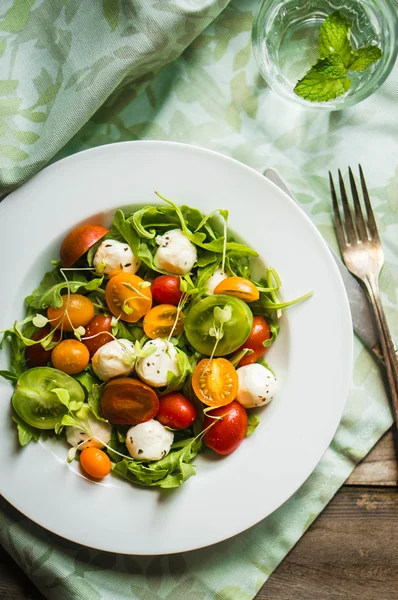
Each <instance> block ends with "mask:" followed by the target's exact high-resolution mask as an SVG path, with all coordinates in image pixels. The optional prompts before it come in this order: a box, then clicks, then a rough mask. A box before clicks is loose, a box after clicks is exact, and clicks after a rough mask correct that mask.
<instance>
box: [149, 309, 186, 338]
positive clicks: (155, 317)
mask: <svg viewBox="0 0 398 600" xmlns="http://www.w3.org/2000/svg"><path fill="white" fill-rule="evenodd" d="M183 317H184V315H183V313H182V312H180V313H179V315H178V319H177V307H176V306H173V305H172V304H159V306H155V307H154V308H151V310H150V311H149V312H147V314H146V315H145V317H144V321H143V323H142V324H143V327H144V332H145V334H146V335H147V336H148V337H150V338H151V339H152V340H154V339H155V338H159V337H160V338H165V337H168V336H169V335H170V332H171V331H173V335H179V334H180V333H181V332H182V330H183V329H184V325H183V322H182V319H183Z"/></svg>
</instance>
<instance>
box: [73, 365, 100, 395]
mask: <svg viewBox="0 0 398 600" xmlns="http://www.w3.org/2000/svg"><path fill="white" fill-rule="evenodd" d="M73 378H74V379H76V380H77V381H78V382H79V383H80V385H81V386H82V387H83V389H84V391H85V392H86V397H87V396H88V394H89V393H90V392H91V390H92V389H93V387H94V385H96V384H98V383H99V379H98V378H97V377H95V376H94V375H93V373H92V371H91V370H90V368H86V370H85V371H82V372H81V373H77V375H73Z"/></svg>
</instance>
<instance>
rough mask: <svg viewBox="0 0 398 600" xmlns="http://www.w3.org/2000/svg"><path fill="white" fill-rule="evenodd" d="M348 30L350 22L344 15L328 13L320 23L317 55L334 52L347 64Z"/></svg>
mask: <svg viewBox="0 0 398 600" xmlns="http://www.w3.org/2000/svg"><path fill="white" fill-rule="evenodd" d="M350 31H351V24H350V23H349V21H348V20H347V18H346V17H345V16H344V15H342V14H340V13H339V12H338V11H336V12H334V13H332V14H331V15H329V16H328V17H327V18H326V19H325V21H324V22H323V23H322V25H321V30H320V32H319V40H318V52H319V56H320V57H321V58H326V57H327V56H329V55H330V54H334V53H336V54H338V55H339V56H340V57H341V59H342V61H343V63H344V65H345V66H347V65H348V64H349V62H350V60H351V46H350ZM334 97H336V96H334Z"/></svg>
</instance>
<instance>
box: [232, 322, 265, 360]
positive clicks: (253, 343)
mask: <svg viewBox="0 0 398 600" xmlns="http://www.w3.org/2000/svg"><path fill="white" fill-rule="evenodd" d="M270 338H271V330H270V326H269V324H268V322H267V321H266V320H265V319H264V317H261V316H256V317H254V318H253V325H252V329H251V332H250V335H249V337H248V338H247V340H246V341H245V343H244V344H242V346H241V347H240V348H239V350H238V352H240V351H241V350H243V348H249V349H250V350H253V353H252V354H246V356H244V357H243V358H242V360H241V361H240V362H239V366H240V367H244V366H245V365H251V364H253V363H255V362H257V361H258V359H259V358H261V356H262V355H263V354H264V352H265V351H266V348H265V347H264V346H263V342H265V341H266V340H269V339H270Z"/></svg>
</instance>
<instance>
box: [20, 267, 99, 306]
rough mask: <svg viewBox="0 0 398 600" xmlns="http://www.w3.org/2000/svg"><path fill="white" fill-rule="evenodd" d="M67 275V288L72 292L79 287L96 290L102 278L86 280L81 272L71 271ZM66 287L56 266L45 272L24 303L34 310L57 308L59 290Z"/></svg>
mask: <svg viewBox="0 0 398 600" xmlns="http://www.w3.org/2000/svg"><path fill="white" fill-rule="evenodd" d="M70 273H71V274H69V275H68V281H69V288H70V291H71V293H72V294H74V293H75V292H77V291H78V290H79V289H80V288H84V289H86V290H87V291H92V290H96V289H97V288H99V287H100V285H101V284H102V281H103V278H102V277H100V278H96V279H92V280H91V281H87V279H86V277H85V276H84V275H82V274H81V273H78V272H74V271H71V272H70ZM67 287H68V284H67V283H66V281H65V279H64V278H63V277H62V274H61V273H60V271H59V269H58V268H55V269H53V270H52V271H50V272H48V273H46V274H45V275H44V277H43V279H42V281H41V283H40V285H39V287H38V288H36V289H35V290H34V291H33V292H32V293H31V294H30V295H29V296H27V298H25V303H26V304H27V305H28V306H29V307H31V308H35V309H36V310H43V309H45V308H47V307H49V306H51V307H52V308H59V307H60V306H62V298H61V292H62V290H64V289H65V288H67Z"/></svg>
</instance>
